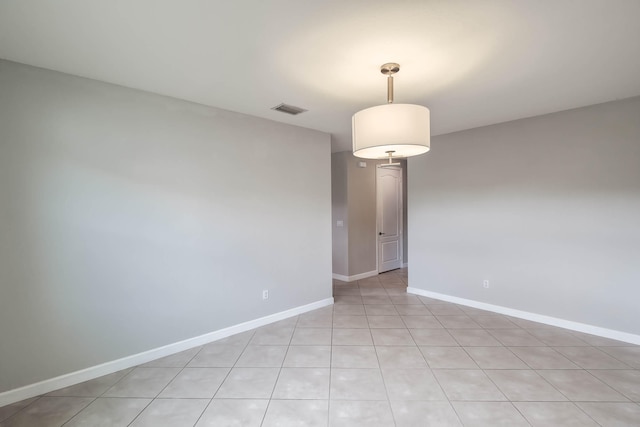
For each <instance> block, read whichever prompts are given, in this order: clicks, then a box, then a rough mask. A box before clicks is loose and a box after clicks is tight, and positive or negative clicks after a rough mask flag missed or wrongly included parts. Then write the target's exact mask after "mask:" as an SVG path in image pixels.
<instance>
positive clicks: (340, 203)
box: [331, 151, 408, 276]
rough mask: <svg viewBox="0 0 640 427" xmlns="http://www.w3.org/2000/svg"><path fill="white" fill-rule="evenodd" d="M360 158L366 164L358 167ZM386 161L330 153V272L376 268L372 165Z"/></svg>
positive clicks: (352, 272)
mask: <svg viewBox="0 0 640 427" xmlns="http://www.w3.org/2000/svg"><path fill="white" fill-rule="evenodd" d="M360 162H365V163H366V167H360V166H359V163H360ZM386 162H387V161H386V160H371V159H361V158H358V157H355V156H354V155H353V154H352V153H351V152H350V151H343V152H339V153H333V154H332V155H331V163H332V177H331V179H332V206H333V213H334V216H333V230H334V231H333V235H334V241H333V273H334V274H339V275H343V276H356V275H359V274H365V273H371V272H375V271H376V270H377V264H376V263H377V261H376V256H377V255H376V251H377V234H376V232H377V228H376V215H377V213H376V166H377V165H378V164H382V163H386ZM400 162H401V163H402V169H403V213H404V214H403V223H404V224H403V233H404V235H403V240H404V243H403V244H404V250H403V258H404V262H405V263H406V262H407V252H408V248H407V240H408V239H407V229H408V226H407V216H406V212H407V185H406V178H407V177H406V169H407V164H406V161H405V160H400ZM345 203H346V204H345ZM340 218H345V219H344V225H343V227H338V226H337V221H338V220H339V219H340ZM345 238H346V243H345ZM345 270H346V272H344V273H343V272H342V271H345Z"/></svg>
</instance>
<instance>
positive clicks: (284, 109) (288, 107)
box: [271, 103, 307, 116]
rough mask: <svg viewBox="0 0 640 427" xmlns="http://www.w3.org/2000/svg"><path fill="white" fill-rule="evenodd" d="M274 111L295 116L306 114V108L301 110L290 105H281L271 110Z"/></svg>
mask: <svg viewBox="0 0 640 427" xmlns="http://www.w3.org/2000/svg"><path fill="white" fill-rule="evenodd" d="M271 109H272V110H276V111H280V112H281V113H287V114H291V115H293V116H295V115H297V114H300V113H304V112H305V111H307V110H305V109H304V108H300V107H296V106H294V105H289V104H284V103H283V104H280V105H276V106H275V107H272V108H271Z"/></svg>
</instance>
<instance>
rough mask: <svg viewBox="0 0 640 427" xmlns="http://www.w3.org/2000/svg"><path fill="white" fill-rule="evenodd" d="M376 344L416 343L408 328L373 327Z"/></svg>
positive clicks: (372, 333)
mask: <svg viewBox="0 0 640 427" xmlns="http://www.w3.org/2000/svg"><path fill="white" fill-rule="evenodd" d="M371 336H372V337H373V343H374V344H375V345H377V346H378V345H405V346H406V345H415V341H413V338H412V337H411V334H410V333H409V330H408V329H371Z"/></svg>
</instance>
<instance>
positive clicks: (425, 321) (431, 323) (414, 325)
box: [402, 306, 442, 329]
mask: <svg viewBox="0 0 640 427" xmlns="http://www.w3.org/2000/svg"><path fill="white" fill-rule="evenodd" d="M407 307H413V306H407ZM402 320H403V321H404V324H405V325H406V327H407V328H410V329H441V328H442V324H441V323H440V322H439V321H438V319H436V317H435V316H415V315H412V316H402Z"/></svg>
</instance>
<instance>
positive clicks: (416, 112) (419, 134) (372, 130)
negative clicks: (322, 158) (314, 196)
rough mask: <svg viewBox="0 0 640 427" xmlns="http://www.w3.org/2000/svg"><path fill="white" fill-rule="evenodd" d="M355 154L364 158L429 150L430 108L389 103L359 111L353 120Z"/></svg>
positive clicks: (404, 155)
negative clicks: (390, 153)
mask: <svg viewBox="0 0 640 427" xmlns="http://www.w3.org/2000/svg"><path fill="white" fill-rule="evenodd" d="M352 132H353V155H354V156H357V157H362V158H365V159H382V158H387V157H388V154H387V151H394V153H393V157H409V156H417V155H418V154H423V153H426V152H427V151H429V144H430V142H431V126H430V120H429V109H428V108H427V107H423V106H422V105H413V104H386V105H379V106H377V107H371V108H367V109H365V110H362V111H358V112H357V113H356V114H354V115H353V119H352Z"/></svg>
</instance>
